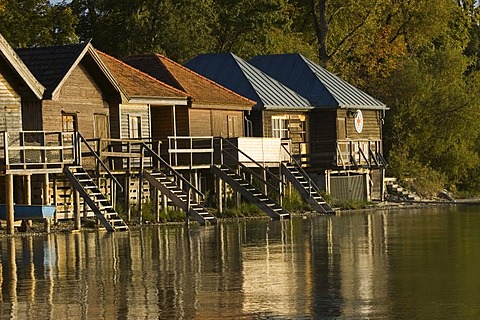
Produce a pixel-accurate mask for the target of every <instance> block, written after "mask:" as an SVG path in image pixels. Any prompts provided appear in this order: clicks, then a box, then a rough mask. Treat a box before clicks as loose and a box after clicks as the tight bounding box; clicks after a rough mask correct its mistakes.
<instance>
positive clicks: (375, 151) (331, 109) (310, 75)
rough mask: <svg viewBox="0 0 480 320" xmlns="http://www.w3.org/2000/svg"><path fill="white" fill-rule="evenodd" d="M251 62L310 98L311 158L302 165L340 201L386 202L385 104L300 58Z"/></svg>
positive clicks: (274, 57) (303, 158)
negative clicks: (383, 147) (383, 138)
mask: <svg viewBox="0 0 480 320" xmlns="http://www.w3.org/2000/svg"><path fill="white" fill-rule="evenodd" d="M250 63H251V64H252V65H254V66H256V67H257V68H258V69H260V70H262V71H263V72H265V73H266V74H268V75H270V76H271V77H273V78H275V79H277V80H278V81H280V82H281V83H283V84H284V85H286V86H288V87H289V88H291V89H292V90H295V91H296V92H298V93H299V94H301V95H302V96H303V97H305V98H307V99H308V100H309V102H310V104H311V105H312V106H313V109H312V110H311V111H310V112H309V129H310V130H309V132H310V135H309V140H308V141H306V142H305V143H306V145H307V147H306V149H307V150H308V153H307V154H303V155H302V156H301V157H299V158H298V159H299V161H300V162H301V164H302V166H303V167H304V168H305V170H306V171H308V172H309V174H310V175H311V176H312V177H314V179H315V181H317V183H318V184H319V185H321V186H322V187H323V188H324V189H325V190H326V191H327V192H328V193H330V194H331V195H332V197H333V198H336V199H343V200H346V199H361V200H383V194H384V172H385V167H386V165H387V164H386V162H385V159H384V157H383V152H382V124H383V118H384V116H385V111H386V106H385V104H383V103H381V102H380V101H378V100H376V99H375V98H372V97H371V96H369V95H368V94H367V93H365V92H363V91H361V90H359V89H358V88H356V87H354V86H353V85H351V84H349V83H348V82H346V81H344V80H342V79H341V78H339V77H337V76H336V75H334V74H332V73H331V72H329V71H327V70H325V69H324V68H322V67H320V66H319V65H317V64H315V63H314V62H312V61H311V60H309V59H307V58H305V57H304V56H302V55H300V54H278V55H266V56H257V57H254V58H253V59H251V60H250Z"/></svg>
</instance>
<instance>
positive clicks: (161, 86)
mask: <svg viewBox="0 0 480 320" xmlns="http://www.w3.org/2000/svg"><path fill="white" fill-rule="evenodd" d="M97 53H98V54H99V56H100V58H101V59H102V61H103V63H105V65H106V66H107V68H108V69H109V70H110V72H111V73H112V74H113V76H114V77H115V78H116V79H117V81H118V83H119V84H120V85H121V86H122V88H123V90H125V92H126V93H127V94H128V95H129V96H130V97H141V98H152V97H153V98H186V97H188V94H187V93H186V92H184V91H182V90H179V89H177V88H174V87H172V86H170V85H168V84H166V83H163V82H161V81H159V80H157V79H155V78H154V77H152V76H150V75H148V74H146V73H143V72H142V71H140V70H137V69H135V68H133V67H132V66H130V65H128V64H126V63H124V62H122V61H120V60H118V59H116V58H114V57H112V56H109V55H108V54H106V53H104V52H101V51H98V50H97Z"/></svg>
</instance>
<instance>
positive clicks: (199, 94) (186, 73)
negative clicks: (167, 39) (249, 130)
mask: <svg viewBox="0 0 480 320" xmlns="http://www.w3.org/2000/svg"><path fill="white" fill-rule="evenodd" d="M125 62H126V63H128V64H130V65H132V66H133V67H135V68H137V69H140V70H142V71H143V72H146V73H148V74H150V75H151V76H153V77H154V78H156V79H158V80H160V81H163V82H165V83H167V84H169V85H171V86H173V87H175V88H177V89H179V90H182V91H185V92H186V93H188V95H190V96H191V97H192V100H193V101H194V102H197V103H201V104H215V105H222V106H233V107H237V108H241V109H242V110H248V109H251V107H252V106H253V105H254V104H255V102H254V101H251V100H249V99H247V98H245V97H243V96H241V95H239V94H237V93H235V92H233V91H231V90H229V89H227V88H224V87H222V86H221V85H219V84H218V83H216V82H213V81H211V80H209V79H207V78H205V77H203V76H202V75H199V74H198V73H195V72H193V71H192V70H190V69H188V68H186V67H184V66H182V65H180V64H178V63H176V62H174V61H172V60H170V59H168V58H166V57H164V56H162V55H159V54H148V55H140V56H132V57H128V58H126V59H125Z"/></svg>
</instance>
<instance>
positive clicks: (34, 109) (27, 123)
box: [22, 100, 43, 131]
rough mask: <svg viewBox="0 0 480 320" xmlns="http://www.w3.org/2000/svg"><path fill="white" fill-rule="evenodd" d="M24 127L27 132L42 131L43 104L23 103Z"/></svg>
mask: <svg viewBox="0 0 480 320" xmlns="http://www.w3.org/2000/svg"><path fill="white" fill-rule="evenodd" d="M22 125H23V130H25V131H41V130H43V123H42V102H41V101H40V100H37V101H22Z"/></svg>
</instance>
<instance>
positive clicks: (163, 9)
mask: <svg viewBox="0 0 480 320" xmlns="http://www.w3.org/2000/svg"><path fill="white" fill-rule="evenodd" d="M0 33H2V34H3V35H4V36H5V38H6V39H7V40H8V41H9V42H10V43H11V44H12V45H13V46H14V47H26V46H43V45H51V44H65V43H72V42H77V41H78V40H80V41H85V40H87V39H90V38H92V39H93V44H94V45H95V47H96V48H98V49H100V50H102V51H105V52H107V53H109V54H111V55H114V56H117V57H120V58H121V57H125V56H128V55H132V54H138V53H147V52H158V53H162V54H165V55H167V56H168V57H169V58H171V59H174V60H176V61H178V62H185V61H187V60H189V59H191V58H192V57H194V56H196V55H197V54H199V53H204V52H223V51H232V52H234V53H236V54H237V55H239V56H241V57H243V58H245V59H248V58H250V57H252V56H255V55H258V54H271V53H286V52H300V53H302V54H304V55H305V56H307V57H309V58H311V59H313V60H316V61H317V62H319V63H320V64H322V65H323V66H325V67H327V68H328V69H329V70H330V71H333V72H334V73H336V74H338V75H340V76H341V77H343V78H344V79H345V80H347V81H349V82H351V83H352V84H354V85H356V86H358V87H360V89H362V90H365V91H366V92H368V93H370V94H371V95H373V96H375V97H376V98H378V99H380V100H382V101H383V102H385V103H387V105H388V106H389V107H390V110H389V111H388V112H387V118H386V125H385V128H384V138H385V139H384V141H385V151H386V154H388V160H389V161H390V167H389V170H391V173H392V174H395V175H397V176H398V177H400V178H403V179H405V180H409V181H411V180H412V179H413V180H415V179H416V181H417V182H416V183H417V185H422V186H424V187H425V188H428V186H430V188H433V187H435V188H443V187H449V188H451V189H463V190H467V191H473V192H477V193H478V192H480V178H477V176H478V177H480V176H479V175H472V173H475V172H480V161H479V160H480V148H479V147H478V146H477V145H478V144H477V141H478V139H479V137H480V121H479V120H477V119H480V117H478V114H480V106H479V102H478V101H480V97H479V92H478V91H479V89H478V88H479V86H480V83H479V79H480V77H479V72H480V21H479V8H478V4H477V1H476V0H436V1H435V3H432V1H428V0H408V1H399V0H72V1H67V2H62V3H57V4H55V5H53V4H51V3H50V2H49V1H48V0H25V1H18V0H0Z"/></svg>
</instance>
